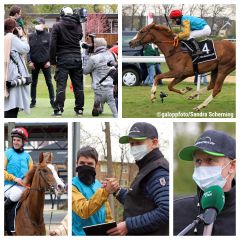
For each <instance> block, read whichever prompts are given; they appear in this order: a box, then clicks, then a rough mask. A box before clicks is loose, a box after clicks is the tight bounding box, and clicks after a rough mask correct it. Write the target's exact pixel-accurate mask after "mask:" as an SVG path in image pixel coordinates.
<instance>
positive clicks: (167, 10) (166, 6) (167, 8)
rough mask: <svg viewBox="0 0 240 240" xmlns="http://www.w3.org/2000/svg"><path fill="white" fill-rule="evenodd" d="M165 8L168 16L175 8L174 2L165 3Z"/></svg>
mask: <svg viewBox="0 0 240 240" xmlns="http://www.w3.org/2000/svg"><path fill="white" fill-rule="evenodd" d="M162 6H163V9H164V14H166V15H167V16H168V15H169V14H170V12H171V10H172V9H173V7H174V5H173V4H163V5H162Z"/></svg>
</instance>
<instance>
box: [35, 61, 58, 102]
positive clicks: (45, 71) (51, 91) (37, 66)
mask: <svg viewBox="0 0 240 240" xmlns="http://www.w3.org/2000/svg"><path fill="white" fill-rule="evenodd" d="M44 64H45V63H34V66H35V69H33V70H32V84H31V99H32V101H31V103H32V104H36V95H37V83H38V74H39V72H40V70H42V72H43V75H44V78H45V82H46V84H47V87H48V92H49V99H50V103H53V102H54V89H53V84H52V76H51V67H48V68H44Z"/></svg>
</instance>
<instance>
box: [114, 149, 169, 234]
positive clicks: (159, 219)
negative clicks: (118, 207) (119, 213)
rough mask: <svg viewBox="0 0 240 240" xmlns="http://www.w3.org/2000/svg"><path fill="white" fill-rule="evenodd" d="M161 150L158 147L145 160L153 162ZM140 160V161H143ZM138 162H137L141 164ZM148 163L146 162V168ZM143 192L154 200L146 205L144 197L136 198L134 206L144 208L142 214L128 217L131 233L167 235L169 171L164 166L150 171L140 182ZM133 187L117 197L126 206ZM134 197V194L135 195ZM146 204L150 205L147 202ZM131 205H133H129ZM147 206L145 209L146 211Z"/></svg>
mask: <svg viewBox="0 0 240 240" xmlns="http://www.w3.org/2000/svg"><path fill="white" fill-rule="evenodd" d="M160 154H161V152H160V151H159V150H158V149H155V150H153V151H152V152H150V153H149V154H147V155H146V156H145V157H144V159H143V160H144V162H145V163H146V162H147V163H151V162H154V161H155V160H156V159H158V158H159V156H160ZM161 156H162V154H161ZM141 161H142V160H141ZM141 161H140V162H141ZM165 161H166V160H165ZM140 162H137V164H141V163H140ZM146 166H147V165H145V164H144V167H145V168H146ZM140 171H141V166H140ZM139 186H140V189H141V194H142V196H144V198H145V199H148V200H149V201H150V202H152V204H151V206H144V202H141V201H142V199H140V198H141V197H140V198H138V197H137V196H136V198H135V199H134V204H133V206H132V208H133V209H134V208H137V205H139V207H141V208H143V212H142V214H139V211H138V214H137V215H135V214H134V211H132V212H131V213H130V215H132V216H129V214H128V216H127V217H126V219H125V221H126V225H127V229H128V233H129V234H130V235H167V234H168V231H169V229H168V228H169V226H168V223H169V172H168V169H166V168H164V167H161V166H160V167H157V168H155V169H154V170H153V171H151V172H150V173H148V174H147V175H146V176H145V177H144V179H143V180H142V181H141V183H140V185H139ZM130 192H131V189H130V190H127V189H121V191H120V193H119V195H118V197H117V199H118V200H119V201H120V202H121V203H122V204H124V203H125V204H124V208H125V207H126V206H125V205H126V201H125V200H126V198H127V197H128V195H129V194H130ZM133 197H134V196H133ZM145 205H148V204H147V203H146V204H145ZM129 207H131V206H129ZM144 208H145V211H144ZM159 233H160V234H159Z"/></svg>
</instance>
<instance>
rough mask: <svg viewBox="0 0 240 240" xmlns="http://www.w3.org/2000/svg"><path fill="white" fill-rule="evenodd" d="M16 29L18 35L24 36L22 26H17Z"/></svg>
mask: <svg viewBox="0 0 240 240" xmlns="http://www.w3.org/2000/svg"><path fill="white" fill-rule="evenodd" d="M16 30H17V31H18V36H19V37H22V36H23V29H22V28H21V27H16Z"/></svg>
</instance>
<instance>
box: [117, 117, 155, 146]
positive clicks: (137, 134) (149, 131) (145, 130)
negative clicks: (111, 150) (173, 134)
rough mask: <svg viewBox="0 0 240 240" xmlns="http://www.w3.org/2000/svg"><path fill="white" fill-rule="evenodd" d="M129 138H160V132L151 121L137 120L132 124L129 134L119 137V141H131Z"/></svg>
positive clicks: (139, 139)
mask: <svg viewBox="0 0 240 240" xmlns="http://www.w3.org/2000/svg"><path fill="white" fill-rule="evenodd" d="M129 138H131V139H134V140H138V141H143V140H145V139H147V138H151V139H154V138H158V132H157V129H156V128H155V127H154V126H153V125H152V124H150V123H146V122H137V123H134V124H133V125H132V127H131V128H130V131H129V134H128V135H127V136H122V137H120V138H119V143H121V144H125V143H129Z"/></svg>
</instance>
